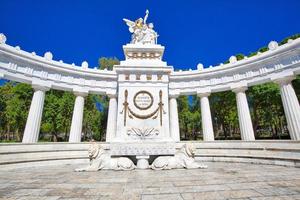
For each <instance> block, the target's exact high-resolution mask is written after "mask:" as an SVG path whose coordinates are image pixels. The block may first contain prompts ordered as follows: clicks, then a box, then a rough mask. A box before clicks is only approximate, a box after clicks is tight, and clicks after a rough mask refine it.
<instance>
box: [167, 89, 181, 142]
mask: <svg viewBox="0 0 300 200" xmlns="http://www.w3.org/2000/svg"><path fill="white" fill-rule="evenodd" d="M176 98H177V96H174V95H172V96H169V112H170V119H169V120H170V121H169V123H170V136H171V138H173V140H174V141H180V134H179V121H178V109H177V100H176Z"/></svg>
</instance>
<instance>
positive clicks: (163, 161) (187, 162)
mask: <svg viewBox="0 0 300 200" xmlns="http://www.w3.org/2000/svg"><path fill="white" fill-rule="evenodd" d="M194 155H195V148H194V147H193V146H192V145H191V144H184V145H183V146H182V147H181V148H180V150H178V151H177V152H176V153H175V155H174V156H159V157H157V158H156V159H155V160H154V161H153V163H152V165H151V166H150V168H151V169H154V170H162V169H182V168H185V169H197V168H201V169H205V168H207V166H205V165H201V164H200V163H197V162H196V161H195V158H194Z"/></svg>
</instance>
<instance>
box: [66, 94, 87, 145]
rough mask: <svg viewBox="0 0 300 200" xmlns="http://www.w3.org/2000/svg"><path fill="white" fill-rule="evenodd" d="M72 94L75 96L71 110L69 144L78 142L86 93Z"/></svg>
mask: <svg viewBox="0 0 300 200" xmlns="http://www.w3.org/2000/svg"><path fill="white" fill-rule="evenodd" d="M74 94H75V95H76V99H75V104H74V110H73V117H72V124H71V130H70V136H69V142H80V141H81V133H82V121H83V109H84V97H86V96H87V93H83V92H75V93H74Z"/></svg>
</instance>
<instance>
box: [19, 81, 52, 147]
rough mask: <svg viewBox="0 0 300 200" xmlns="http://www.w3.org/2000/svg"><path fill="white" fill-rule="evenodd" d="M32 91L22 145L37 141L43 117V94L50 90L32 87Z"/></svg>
mask: <svg viewBox="0 0 300 200" xmlns="http://www.w3.org/2000/svg"><path fill="white" fill-rule="evenodd" d="M32 87H33V89H34V93H33V97H32V101H31V105H30V110H29V113H28V117H27V122H26V126H25V131H24V135H23V139H22V143H35V142H37V141H38V139H39V133H40V126H41V121H42V115H43V107H44V100H45V92H46V91H48V90H49V89H50V88H48V87H42V86H37V85H35V86H32Z"/></svg>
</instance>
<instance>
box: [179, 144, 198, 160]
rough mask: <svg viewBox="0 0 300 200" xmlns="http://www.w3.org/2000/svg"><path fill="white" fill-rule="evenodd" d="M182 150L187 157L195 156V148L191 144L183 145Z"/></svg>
mask: <svg viewBox="0 0 300 200" xmlns="http://www.w3.org/2000/svg"><path fill="white" fill-rule="evenodd" d="M182 150H183V151H184V152H185V153H186V154H187V156H189V157H194V156H195V151H196V149H195V147H194V146H193V145H192V144H184V145H183V146H182Z"/></svg>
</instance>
